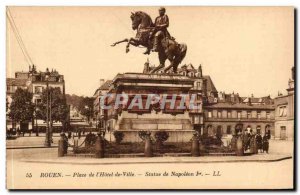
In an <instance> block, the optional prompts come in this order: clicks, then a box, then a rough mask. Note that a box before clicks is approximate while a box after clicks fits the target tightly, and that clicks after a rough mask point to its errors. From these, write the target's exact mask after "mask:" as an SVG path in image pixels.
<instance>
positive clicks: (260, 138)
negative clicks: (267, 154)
mask: <svg viewBox="0 0 300 195" xmlns="http://www.w3.org/2000/svg"><path fill="white" fill-rule="evenodd" d="M256 143H257V148H258V150H260V152H262V136H261V134H260V132H258V134H257V135H256Z"/></svg>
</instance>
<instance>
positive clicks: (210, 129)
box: [206, 125, 271, 134]
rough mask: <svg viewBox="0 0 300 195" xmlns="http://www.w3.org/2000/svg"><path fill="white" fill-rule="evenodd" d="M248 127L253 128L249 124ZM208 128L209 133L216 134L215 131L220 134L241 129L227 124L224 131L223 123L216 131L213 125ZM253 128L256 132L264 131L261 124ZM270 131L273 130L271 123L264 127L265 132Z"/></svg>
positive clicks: (233, 132)
mask: <svg viewBox="0 0 300 195" xmlns="http://www.w3.org/2000/svg"><path fill="white" fill-rule="evenodd" d="M248 128H250V129H251V127H250V126H248V127H247V129H248ZM206 130H207V133H208V134H215V133H219V134H237V133H238V131H239V129H237V128H235V129H234V128H233V127H232V126H231V125H227V126H226V131H223V127H222V126H221V125H219V126H217V129H216V132H214V129H213V127H212V126H211V125H209V126H208V127H207V129H206ZM253 130H254V132H256V133H262V132H261V126H260V125H257V126H256V128H255V129H253ZM270 131H271V126H270V125H267V126H266V127H265V129H264V133H265V132H268V133H270Z"/></svg>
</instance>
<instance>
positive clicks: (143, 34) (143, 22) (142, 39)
mask: <svg viewBox="0 0 300 195" xmlns="http://www.w3.org/2000/svg"><path fill="white" fill-rule="evenodd" d="M130 18H131V20H132V29H133V30H137V33H136V36H135V38H133V37H131V38H128V39H124V40H121V41H118V42H115V43H113V44H112V45H111V46H113V47H114V46H116V45H117V44H119V43H123V42H127V46H126V53H127V52H129V46H130V45H133V46H135V47H137V46H144V47H151V46H152V42H153V41H152V40H151V38H150V37H152V36H151V34H152V33H153V32H154V31H155V25H154V24H153V22H152V19H151V17H150V16H149V15H148V14H146V13H145V12H141V11H138V12H135V13H131V16H130ZM186 51H187V46H186V44H185V43H180V44H179V43H177V42H176V41H175V40H173V39H170V38H168V37H167V36H164V38H163V39H162V41H161V45H159V47H158V58H159V62H160V64H159V66H158V67H156V68H154V69H153V70H151V73H155V72H157V71H159V70H160V69H162V68H164V67H165V61H166V60H167V59H168V60H169V61H170V65H169V66H168V67H167V68H165V69H164V72H168V71H169V70H170V69H171V68H172V67H173V72H174V73H176V72H177V67H178V65H179V64H180V63H181V62H182V60H183V59H184V57H185V55H186Z"/></svg>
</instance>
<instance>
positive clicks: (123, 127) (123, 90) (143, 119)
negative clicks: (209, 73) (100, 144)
mask: <svg viewBox="0 0 300 195" xmlns="http://www.w3.org/2000/svg"><path fill="white" fill-rule="evenodd" d="M113 85H114V89H113V90H111V92H112V93H113V95H117V94H126V95H128V101H129V102H131V100H132V99H133V98H134V97H135V96H136V95H140V96H141V97H142V103H141V104H142V105H143V109H140V108H138V106H136V107H132V108H131V109H129V108H128V107H129V103H127V104H124V105H123V106H122V107H121V108H118V109H114V105H115V101H110V102H109V103H108V105H110V106H112V108H111V109H110V110H108V111H107V113H108V123H109V124H110V129H111V130H112V131H122V132H123V133H124V138H123V142H141V141H142V140H141V138H140V137H139V136H138V132H139V131H149V132H151V134H152V135H154V134H155V132H157V131H166V132H167V133H168V134H169V138H168V140H167V141H166V142H189V141H190V138H191V137H192V136H193V132H194V127H193V124H192V121H191V118H190V115H189V109H188V106H187V105H185V107H186V109H178V107H179V105H180V103H181V99H180V95H183V94H189V92H190V90H191V89H192V88H193V87H194V80H192V79H190V78H188V77H186V76H182V75H159V74H158V75H156V74H141V73H125V74H120V75H117V76H116V77H115V79H114V82H113ZM109 93H110V92H109ZM149 94H156V95H158V96H159V97H161V96H166V97H169V99H172V95H174V94H175V95H176V96H177V97H178V98H177V97H176V98H175V108H174V109H173V108H170V104H168V103H166V106H161V102H159V103H157V104H153V105H152V104H151V106H150V107H148V108H146V102H147V96H148V95H149ZM169 101H170V100H169ZM194 103H195V102H194ZM193 111H194V112H197V111H195V110H193ZM194 112H193V113H194ZM199 112H200V110H199Z"/></svg>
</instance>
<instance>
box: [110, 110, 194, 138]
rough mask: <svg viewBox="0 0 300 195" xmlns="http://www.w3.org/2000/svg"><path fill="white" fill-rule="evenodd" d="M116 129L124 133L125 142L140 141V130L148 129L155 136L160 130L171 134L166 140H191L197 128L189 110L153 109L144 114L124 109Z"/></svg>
mask: <svg viewBox="0 0 300 195" xmlns="http://www.w3.org/2000/svg"><path fill="white" fill-rule="evenodd" d="M115 131H121V132H123V133H124V137H123V142H140V141H142V140H141V138H140V137H139V132H140V131H147V132H150V133H151V136H152V137H154V136H155V133H156V132H158V131H165V132H167V133H168V134H169V138H168V139H167V141H166V142H189V141H190V140H191V138H192V137H193V133H194V132H195V130H194V129H193V125H192V124H191V121H190V118H189V114H188V112H183V113H182V114H176V115H172V114H168V113H163V112H162V111H160V112H156V111H154V110H152V111H151V112H150V113H144V114H142V115H140V114H136V113H130V112H128V111H123V112H122V113H121V115H120V116H119V117H118V121H117V123H116V125H115Z"/></svg>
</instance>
